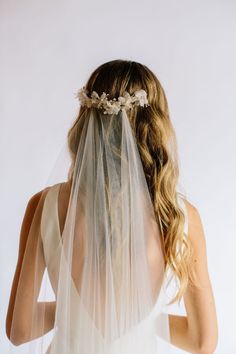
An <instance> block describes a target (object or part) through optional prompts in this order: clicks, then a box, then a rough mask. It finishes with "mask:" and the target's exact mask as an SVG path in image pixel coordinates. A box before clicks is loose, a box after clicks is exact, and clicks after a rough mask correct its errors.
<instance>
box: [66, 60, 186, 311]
mask: <svg viewBox="0 0 236 354" xmlns="http://www.w3.org/2000/svg"><path fill="white" fill-rule="evenodd" d="M85 88H86V89H87V90H88V92H92V91H96V92H97V93H98V94H99V95H101V94H102V93H103V92H106V93H109V97H110V98H118V97H119V96H121V95H123V94H124V92H125V91H128V92H129V93H130V94H131V95H132V94H133V93H134V91H136V90H139V89H144V90H145V91H146V92H147V97H148V102H149V106H148V107H146V108H145V109H140V107H134V109H133V110H130V111H128V113H127V114H128V117H129V120H130V123H131V127H132V129H133V131H134V133H135V137H136V142H137V146H138V149H139V153H140V157H141V161H142V164H143V168H144V173H145V176H146V181H147V185H148V189H149V192H150V195H151V199H152V203H153V206H154V211H155V215H156V219H157V222H158V223H159V226H160V230H161V235H162V241H163V249H164V259H165V266H166V270H167V269H168V268H170V270H171V271H172V275H174V276H175V277H176V279H177V280H178V281H179V289H178V291H177V293H176V294H175V296H174V298H173V299H172V301H170V302H169V304H172V303H174V302H176V301H180V299H181V298H182V296H183V294H184V292H185V290H186V288H187V285H188V282H189V281H191V279H192V277H191V267H190V263H191V262H190V261H191V256H192V247H191V243H190V240H189V238H188V237H187V235H186V234H185V233H184V220H185V218H184V213H183V211H182V209H181V208H180V206H179V203H178V199H177V198H178V195H177V193H179V192H177V188H176V187H177V183H178V178H179V166H178V153H177V141H176V135H175V131H174V128H173V125H172V123H171V120H170V117H169V110H168V103H167V99H166V95H165V92H164V89H163V87H162V85H161V84H160V82H159V80H158V79H157V77H156V76H155V74H154V73H153V72H152V71H151V70H150V69H149V68H148V67H147V66H145V65H143V64H140V63H138V62H134V61H128V60H113V61H109V62H107V63H104V64H102V65H101V66H99V67H98V68H97V69H96V70H95V71H94V72H93V73H92V74H91V76H90V78H89V79H88V81H87V84H86V85H85ZM86 110H87V108H86V107H85V106H82V107H80V110H79V113H78V116H77V118H76V119H75V121H74V123H73V125H72V127H71V128H70V130H69V132H68V146H69V151H70V155H71V159H72V164H71V168H70V171H69V174H68V178H69V179H70V178H71V177H72V173H73V166H74V163H75V156H76V151H77V148H78V141H79V139H78V137H79V134H80V130H81V125H82V124H80V123H81V122H82V121H83V117H84V116H85V113H86Z"/></svg>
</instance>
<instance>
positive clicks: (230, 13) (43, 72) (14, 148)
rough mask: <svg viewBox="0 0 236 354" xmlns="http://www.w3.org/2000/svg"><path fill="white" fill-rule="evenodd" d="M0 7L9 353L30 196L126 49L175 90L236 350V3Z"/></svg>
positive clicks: (181, 137)
mask: <svg viewBox="0 0 236 354" xmlns="http://www.w3.org/2000/svg"><path fill="white" fill-rule="evenodd" d="M0 7H1V11H0V12H1V14H0V21H1V24H0V27H1V28H0V43H1V62H0V77H1V86H0V90H1V111H0V113H1V122H0V129H1V140H0V144H1V145H0V154H1V156H0V157H1V168H2V169H1V174H0V176H1V183H0V187H1V191H0V195H1V198H0V199H1V212H0V217H1V229H2V232H1V236H0V237H1V254H0V265H1V267H0V305H1V306H0V343H1V344H0V348H1V353H7V348H8V342H7V340H6V337H5V329H4V318H5V313H6V306H7V301H8V296H9V291H10V283H11V280H12V276H13V272H14V267H15V263H16V257H17V251H18V238H19V228H20V224H21V221H22V217H23V213H24V209H25V206H26V202H27V200H28V199H29V197H30V196H31V195H32V194H34V193H35V192H37V191H38V190H40V189H41V188H42V187H44V184H45V181H46V180H47V177H48V175H49V173H50V171H51V169H52V166H53V165H54V163H55V159H56V157H57V155H58V152H59V150H60V148H61V146H62V145H63V143H64V141H65V139H66V133H67V130H68V128H69V127H70V124H71V122H72V121H73V118H74V117H75V113H76V111H77V107H78V102H77V101H76V100H75V99H74V93H75V92H76V91H77V89H78V88H80V87H81V86H82V85H83V84H84V82H85V80H86V79H87V78H88V75H89V74H90V72H91V70H93V69H94V68H95V67H97V66H98V65H99V64H101V63H103V62H105V61H108V60H111V59H115V58H124V59H131V60H136V61H140V62H142V63H144V64H146V65H148V66H149V67H150V68H151V69H152V70H153V71H154V72H155V73H156V74H157V76H158V77H159V79H160V81H161V82H162V84H163V86H164V88H165V90H166V94H167V97H168V100H169V106H170V112H171V118H172V121H173V124H174V126H175V128H176V133H177V138H178V143H179V153H180V161H181V165H180V168H181V184H182V186H183V187H184V189H185V191H186V192H187V195H188V198H189V200H190V201H191V202H192V203H193V204H194V205H195V206H196V207H197V208H198V209H199V212H200V214H201V216H202V220H203V224H204V228H205V233H206V239H207V247H208V264H209V272H210V275H211V279H212V285H213V289H214V292H215V299H216V304H217V312H218V320H219V344H218V349H217V351H216V353H218V354H226V353H227V354H233V353H234V352H235V346H236V340H235V333H234V332H235V315H236V311H235V305H234V301H235V298H236V286H235V266H234V265H235V246H236V243H235V236H236V234H235V230H234V226H233V225H234V220H235V197H236V193H235V192H236V186H235V185H236V183H235V181H236V164H235V162H236V161H235V160H236V158H235V151H236V139H235V129H236V123H235V119H236V116H235V114H236V108H235V98H236V97H235V86H236V71H235V63H236V46H235V34H236V32H235V31H236V21H235V18H236V17H235V16H236V2H235V1H233V0H221V1H220V0H197V1H191V0H178V1H174V0H173V1H171V0H165V1H164V0H163V1H160V0H156V1H151V0H146V1H138V0H136V1H125V0H122V1H113V0H110V1H109V0H100V1H78V0H77V1H75V0H70V1H69V0H60V1H58V0H57V1H53V0H50V1H33V0H31V1H30V0H21V1H16V0H5V1H4V0H2V1H1V4H0ZM174 352H175V353H177V352H178V353H180V351H177V350H174V351H173V353H174Z"/></svg>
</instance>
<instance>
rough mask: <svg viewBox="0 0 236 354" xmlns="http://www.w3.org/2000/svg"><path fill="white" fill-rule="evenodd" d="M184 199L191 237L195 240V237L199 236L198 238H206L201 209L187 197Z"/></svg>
mask: <svg viewBox="0 0 236 354" xmlns="http://www.w3.org/2000/svg"><path fill="white" fill-rule="evenodd" d="M183 200H184V203H185V207H186V210H187V216H188V234H189V237H190V238H191V239H192V240H194V239H195V238H197V239H198V240H200V239H204V238H205V235H204V230H203V224H202V218H201V215H200V211H199V209H198V208H197V207H196V206H195V205H194V204H192V203H191V202H190V201H189V200H187V199H186V198H184V199H183Z"/></svg>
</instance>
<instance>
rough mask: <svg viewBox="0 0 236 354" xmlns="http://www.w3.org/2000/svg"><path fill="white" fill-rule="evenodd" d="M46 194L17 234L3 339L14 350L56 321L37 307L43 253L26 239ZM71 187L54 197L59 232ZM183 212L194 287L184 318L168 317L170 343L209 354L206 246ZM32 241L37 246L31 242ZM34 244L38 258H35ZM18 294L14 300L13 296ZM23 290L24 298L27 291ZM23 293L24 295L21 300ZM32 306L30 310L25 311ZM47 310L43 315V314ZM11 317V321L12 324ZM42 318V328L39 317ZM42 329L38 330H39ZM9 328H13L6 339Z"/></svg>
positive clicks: (213, 329) (34, 201)
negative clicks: (190, 246) (33, 324)
mask: <svg viewBox="0 0 236 354" xmlns="http://www.w3.org/2000/svg"><path fill="white" fill-rule="evenodd" d="M46 192H47V189H45V190H44V191H41V192H39V193H37V194H36V195H34V196H33V197H32V198H31V199H30V201H29V203H28V205H27V208H26V211H25V215H24V218H23V222H22V227H21V232H20V244H19V254H18V261H17V266H16V271H15V276H14V279H13V284H12V289H11V295H10V301H9V307H8V313H7V318H6V333H7V336H8V338H9V339H10V340H11V342H12V343H13V344H15V345H19V344H22V343H25V342H27V341H29V340H32V339H33V338H37V337H40V336H42V335H43V334H44V333H47V332H48V331H49V330H50V329H52V328H53V325H54V318H55V308H56V304H55V302H47V303H45V302H37V300H36V299H37V295H38V292H39V288H40V284H41V281H42V277H43V272H44V270H45V260H44V255H43V250H42V248H41V244H40V242H38V240H34V239H32V240H30V239H29V230H30V226H31V223H32V220H33V217H34V215H35V212H36V210H37V211H39V212H40V210H41V208H42V205H43V201H44V198H45V196H46ZM69 192H70V183H68V182H67V183H63V184H62V185H61V187H60V193H59V203H58V205H59V209H58V212H59V223H60V229H61V231H62V230H63V226H64V222H65V217H66V210H67V206H68V201H69ZM185 203H186V207H187V212H188V220H189V224H188V230H189V232H188V237H190V239H191V241H192V244H193V249H194V257H193V267H194V270H195V274H196V277H197V281H198V284H199V285H200V288H199V287H194V286H188V288H187V290H186V292H185V294H184V303H185V307H186V313H187V316H177V315H172V314H169V325H170V339H171V343H172V344H173V345H175V346H177V347H179V348H181V349H183V350H185V351H188V352H190V353H194V354H212V353H214V350H215V348H216V345H217V337H218V328H217V318H216V309H215V303H214V297H213V292H212V287H211V282H210V279H209V274H208V267H207V254H206V241H205V235H204V230H203V226H202V223H201V218H200V215H199V213H198V211H197V209H196V208H195V207H194V206H193V205H192V204H190V203H189V202H188V201H185ZM35 241H37V243H36V242H35ZM36 244H37V245H39V249H38V250H39V252H38V253H37V257H36V250H35V248H36ZM26 245H27V247H30V252H27V254H28V256H26V257H25V260H24V267H25V268H24V269H25V272H26V274H27V276H26V277H24V278H23V279H22V280H21V286H20V289H18V287H19V277H20V274H21V270H22V266H23V258H24V254H25V249H26ZM35 262H37V266H38V270H39V271H38V274H39V276H38V279H37V282H38V288H37V289H36V294H35V289H33V285H32V284H34V271H33V270H32V269H34V268H33V267H32V265H35ZM17 289H18V296H17V297H16V291H17ZM25 289H27V292H26V290H25ZM26 293H27V295H25V294H26ZM29 304H31V306H29ZM45 310H46V311H45ZM13 312H14V320H13ZM43 314H45V318H44V323H43V322H42V316H43ZM35 316H37V319H38V321H37V326H38V327H37V328H35V329H34V331H33V333H32V332H31V326H30V323H31V322H30V320H31V318H32V317H34V318H35ZM42 323H43V325H42ZM11 328H13V330H12V333H11Z"/></svg>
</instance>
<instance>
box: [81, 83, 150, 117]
mask: <svg viewBox="0 0 236 354" xmlns="http://www.w3.org/2000/svg"><path fill="white" fill-rule="evenodd" d="M108 96H109V94H107V93H105V92H103V93H102V94H101V96H99V95H98V93H97V92H96V91H93V92H92V93H91V95H90V97H89V96H88V91H87V90H86V89H85V87H83V88H81V89H80V90H79V91H78V93H77V94H76V97H77V98H78V99H79V101H80V104H81V106H86V107H89V108H90V107H96V108H100V109H103V112H104V114H118V112H119V111H120V110H122V109H123V108H124V109H125V110H128V109H132V108H133V107H134V106H141V107H146V106H149V104H148V100H147V93H146V91H145V90H137V91H135V92H134V94H133V95H130V94H129V93H128V92H125V93H124V96H120V97H118V99H116V98H113V99H108Z"/></svg>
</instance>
